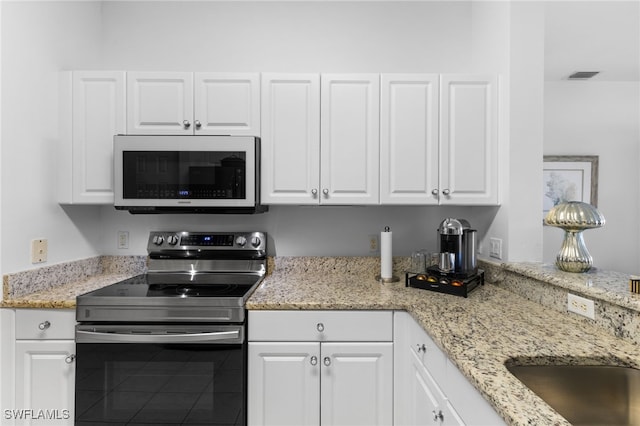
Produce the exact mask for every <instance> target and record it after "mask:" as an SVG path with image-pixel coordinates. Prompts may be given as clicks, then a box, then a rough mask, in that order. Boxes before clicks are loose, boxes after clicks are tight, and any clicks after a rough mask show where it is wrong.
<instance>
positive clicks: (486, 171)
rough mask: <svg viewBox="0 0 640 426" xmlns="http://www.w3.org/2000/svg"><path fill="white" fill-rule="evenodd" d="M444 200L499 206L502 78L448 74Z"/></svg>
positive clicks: (444, 86)
mask: <svg viewBox="0 0 640 426" xmlns="http://www.w3.org/2000/svg"><path fill="white" fill-rule="evenodd" d="M440 90H441V95H440V102H441V104H440V186H439V189H440V204H456V205H495V204H498V202H499V198H498V79H497V76H495V75H443V76H442V77H441V82H440Z"/></svg>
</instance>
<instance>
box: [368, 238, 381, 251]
mask: <svg viewBox="0 0 640 426" xmlns="http://www.w3.org/2000/svg"><path fill="white" fill-rule="evenodd" d="M378 238H379V237H378V234H371V235H369V253H377V252H378V251H379V246H380V244H379V243H378Z"/></svg>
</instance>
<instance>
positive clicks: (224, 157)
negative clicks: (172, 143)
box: [122, 151, 247, 200]
mask: <svg viewBox="0 0 640 426" xmlns="http://www.w3.org/2000/svg"><path fill="white" fill-rule="evenodd" d="M122 154H123V157H122V162H123V170H122V178H123V182H122V184H123V198H124V199H175V200H197V199H243V198H245V196H246V185H245V182H246V174H247V170H246V162H247V159H246V156H247V154H246V152H243V151H237V152H233V151H124V152H123V153H122Z"/></svg>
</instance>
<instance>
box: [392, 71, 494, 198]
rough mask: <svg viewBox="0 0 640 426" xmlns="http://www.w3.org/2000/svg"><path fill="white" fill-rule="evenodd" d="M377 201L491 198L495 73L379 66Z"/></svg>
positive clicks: (492, 186)
mask: <svg viewBox="0 0 640 426" xmlns="http://www.w3.org/2000/svg"><path fill="white" fill-rule="evenodd" d="M380 117H381V119H380V150H381V151H380V193H381V194H380V200H381V203H382V204H406V205H420V204H432V205H438V204H440V205H443V204H449V205H497V204H498V203H499V198H498V189H499V187H498V80H497V77H496V76H493V75H446V74H445V75H442V76H438V75H436V74H383V75H382V77H381V106H380Z"/></svg>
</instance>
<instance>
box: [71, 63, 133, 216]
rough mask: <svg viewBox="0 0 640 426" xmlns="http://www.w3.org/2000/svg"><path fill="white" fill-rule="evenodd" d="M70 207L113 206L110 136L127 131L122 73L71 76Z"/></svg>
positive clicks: (92, 73) (123, 74) (74, 74)
mask: <svg viewBox="0 0 640 426" xmlns="http://www.w3.org/2000/svg"><path fill="white" fill-rule="evenodd" d="M72 79H73V81H72V117H73V118H72V135H71V138H72V144H73V148H72V154H71V171H72V172H71V173H72V181H71V186H72V191H71V193H72V199H71V200H69V201H70V202H71V203H72V204H113V136H114V135H116V134H122V133H124V132H125V131H126V127H125V123H126V107H125V105H126V100H125V73H124V72H119V71H74V72H73V73H72Z"/></svg>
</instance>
